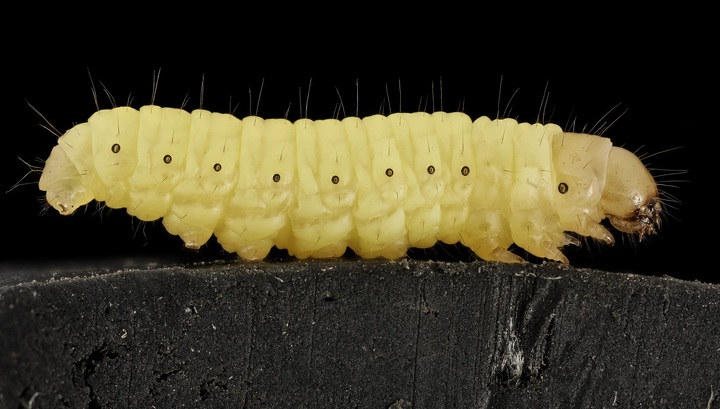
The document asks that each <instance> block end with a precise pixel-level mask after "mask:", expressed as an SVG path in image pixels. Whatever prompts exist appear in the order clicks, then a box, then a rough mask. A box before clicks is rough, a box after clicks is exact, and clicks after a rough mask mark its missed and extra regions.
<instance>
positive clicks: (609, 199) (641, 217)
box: [601, 147, 662, 240]
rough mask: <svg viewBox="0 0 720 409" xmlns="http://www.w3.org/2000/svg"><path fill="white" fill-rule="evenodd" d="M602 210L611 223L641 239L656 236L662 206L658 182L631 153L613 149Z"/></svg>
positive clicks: (609, 159)
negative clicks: (656, 182)
mask: <svg viewBox="0 0 720 409" xmlns="http://www.w3.org/2000/svg"><path fill="white" fill-rule="evenodd" d="M601 204H602V209H603V212H604V213H605V215H606V216H607V218H608V220H609V221H610V223H611V224H612V225H613V226H614V227H615V228H616V229H618V230H620V231H622V232H625V233H632V234H636V235H638V237H639V238H640V240H642V239H643V237H645V236H648V235H653V234H655V233H657V228H658V226H659V225H660V214H661V213H662V205H661V202H660V196H659V194H658V189H657V185H656V184H655V179H653V177H652V175H651V174H650V172H649V171H648V170H647V168H646V167H645V165H643V163H642V161H640V159H639V158H638V157H637V156H635V154H633V153H632V152H630V151H628V150H626V149H623V148H619V147H613V148H612V149H611V150H610V154H609V156H608V167H607V178H606V181H605V189H604V190H603V196H602V202H601Z"/></svg>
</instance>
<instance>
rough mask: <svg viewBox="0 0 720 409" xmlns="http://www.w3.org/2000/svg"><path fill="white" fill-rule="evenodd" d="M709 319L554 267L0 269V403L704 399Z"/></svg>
mask: <svg viewBox="0 0 720 409" xmlns="http://www.w3.org/2000/svg"><path fill="white" fill-rule="evenodd" d="M32 278H34V279H32ZM718 316H720V286H717V285H712V284H703V283H699V282H686V281H680V280H676V279H671V278H658V277H645V276H636V275H628V274H619V273H607V272H601V271H594V270H583V269H580V270H578V269H570V268H565V267H561V266H556V265H554V264H547V265H543V266H539V265H497V264H492V263H484V262H477V263H439V262H417V261H402V262H367V261H362V262H361V261H357V262H354V261H341V262H322V261H315V262H291V263H276V264H269V263H268V264H241V263H224V264H213V265H199V266H186V267H169V268H149V269H144V270H139V269H126V270H120V271H110V272H105V273H96V274H70V275H66V276H63V277H60V276H52V275H47V274H43V275H38V276H36V277H25V280H21V279H19V278H18V277H11V276H3V277H0V351H2V352H1V353H0V408H27V407H32V408H34V409H37V408H55V407H60V408H63V407H70V408H81V407H86V408H125V407H148V408H149V407H157V408H160V407H200V408H202V407H212V408H217V407H247V408H253V407H367V408H409V407H413V408H443V407H468V408H512V407H544V408H570V407H582V408H611V407H653V408H664V407H667V408H678V407H688V408H708V407H718V402H719V399H720V398H718V393H719V392H718V389H719V388H720V373H719V371H718V368H720V352H719V351H720V336H718V334H720V323H719V322H718V320H717V317H718Z"/></svg>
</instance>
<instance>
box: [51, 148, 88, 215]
mask: <svg viewBox="0 0 720 409" xmlns="http://www.w3.org/2000/svg"><path fill="white" fill-rule="evenodd" d="M39 187H40V190H43V191H45V192H47V196H46V197H47V202H48V204H49V205H50V206H52V207H53V208H55V209H56V210H57V211H58V212H60V214H62V215H66V216H67V215H70V214H72V213H73V212H74V211H75V209H77V208H78V207H80V206H82V205H85V204H87V203H89V202H90V201H91V200H93V195H92V193H90V191H89V190H88V188H87V187H86V186H85V184H84V183H83V181H82V177H81V176H80V173H79V172H78V170H77V168H76V167H75V165H73V163H72V161H70V158H68V156H67V154H65V152H64V151H63V150H62V149H61V148H60V146H56V147H54V148H53V150H52V152H51V153H50V157H49V158H48V159H47V161H45V168H44V169H43V173H42V175H41V176H40V182H39Z"/></svg>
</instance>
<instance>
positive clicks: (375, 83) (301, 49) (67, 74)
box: [0, 12, 720, 282]
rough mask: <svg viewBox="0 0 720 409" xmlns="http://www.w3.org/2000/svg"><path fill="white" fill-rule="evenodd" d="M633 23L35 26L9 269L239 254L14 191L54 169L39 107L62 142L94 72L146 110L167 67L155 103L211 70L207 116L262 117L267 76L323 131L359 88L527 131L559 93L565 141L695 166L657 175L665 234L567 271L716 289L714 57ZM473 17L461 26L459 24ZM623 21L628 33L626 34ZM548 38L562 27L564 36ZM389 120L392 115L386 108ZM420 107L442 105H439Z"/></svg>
mask: <svg viewBox="0 0 720 409" xmlns="http://www.w3.org/2000/svg"><path fill="white" fill-rule="evenodd" d="M430 14H432V13H430ZM285 17H288V18H289V15H288V14H286V15H285ZM426 17H427V16H426ZM665 17H666V18H669V17H672V13H671V12H667V15H666V16H665ZM678 17H679V19H680V20H683V17H681V16H678ZM248 18H249V17H247V16H245V19H246V20H245V21H247V19H248ZM408 18H410V17H408ZM58 20H61V19H58ZM479 20H482V19H479ZM479 20H478V21H479ZM630 20H631V19H630V18H628V21H622V22H619V21H615V20H605V21H601V23H602V25H599V26H595V25H594V24H593V22H592V21H589V20H586V19H585V18H584V16H583V17H576V18H573V19H571V20H570V21H569V22H566V23H572V24H569V25H563V24H560V25H557V24H554V23H552V22H550V21H544V20H543V19H539V20H538V21H537V24H535V25H521V26H517V27H516V26H515V25H508V26H505V28H504V29H503V30H496V29H494V28H493V29H488V30H486V31H480V27H481V26H482V24H480V23H478V21H474V24H475V25H465V26H464V29H462V30H460V29H458V27H454V26H453V24H447V27H446V28H445V29H444V30H443V31H439V30H433V29H432V27H433V25H432V24H433V23H432V22H428V21H424V20H423V22H422V23H421V24H416V25H412V26H411V27H408V28H407V31H404V32H403V33H401V34H398V33H396V32H395V31H387V30H386V28H388V27H389V28H390V29H393V28H394V27H393V25H394V24H395V23H396V22H397V21H398V19H397V18H396V19H393V18H386V19H379V20H377V21H367V22H365V24H364V25H358V24H350V23H348V25H347V26H345V25H343V24H340V23H333V24H328V25H327V26H323V25H314V24H311V23H310V22H309V21H307V20H306V21H304V23H303V24H296V25H292V26H286V25H282V24H279V19H278V20H276V19H275V18H265V20H263V21H266V22H273V24H269V25H265V26H261V25H255V26H254V28H252V29H250V28H247V27H245V28H241V27H239V26H227V25H226V26H225V28H226V29H228V28H231V29H228V30H227V31H228V32H227V33H226V32H223V33H219V32H214V31H203V30H201V29H200V28H198V27H196V26H194V25H193V24H192V22H188V23H183V24H180V25H179V26H178V29H177V31H167V30H166V29H165V28H164V27H163V28H157V29H153V30H150V31H148V30H138V28H137V27H135V26H134V23H132V22H130V21H125V22H123V23H122V25H121V27H120V28H118V27H112V26H111V22H108V23H107V25H103V23H102V22H93V23H92V24H89V23H88V22H82V23H83V24H86V25H85V26H83V27H86V28H87V30H86V32H84V33H82V34H81V35H78V36H74V35H70V34H69V33H66V32H61V31H60V30H59V29H60V28H68V27H70V28H72V26H73V25H76V26H77V25H79V26H82V24H79V23H78V22H75V23H77V24H71V23H73V22H68V21H65V22H64V23H63V24H64V25H63V26H62V27H61V26H57V27H56V26H45V25H43V24H39V23H38V24H35V25H34V27H35V28H37V30H38V32H39V33H41V35H42V39H41V40H38V41H32V40H30V39H28V38H19V37H22V36H20V35H19V33H15V34H18V40H17V41H16V42H14V44H13V45H12V46H11V47H10V48H8V49H6V50H5V56H6V57H7V59H6V61H7V63H6V65H5V66H6V68H7V70H8V71H6V73H5V79H6V80H5V81H4V83H5V93H4V96H3V101H4V108H3V113H4V115H3V120H4V121H3V128H2V133H3V142H4V143H3V145H2V151H1V152H0V154H1V155H2V157H1V158H0V160H2V164H3V172H2V178H3V179H2V181H1V183H0V187H2V190H3V194H0V211H1V212H2V215H3V216H4V218H3V220H5V221H6V223H5V228H4V229H3V230H4V233H5V234H4V236H5V240H4V241H3V242H4V244H3V245H2V247H0V263H3V264H4V265H5V266H8V265H10V266H17V265H20V263H22V264H24V265H33V264H35V265H37V264H40V263H42V264H45V263H46V262H51V263H55V264H56V265H57V263H56V262H55V260H62V261H63V262H70V261H75V262H77V261H84V260H87V263H88V264H92V262H91V261H90V260H95V261H96V260H129V259H135V257H138V256H140V257H149V258H151V259H152V258H160V257H165V255H166V254H171V256H170V257H177V259H184V260H188V259H189V260H197V259H214V258H226V257H228V255H227V254H224V253H223V251H222V250H221V249H220V247H219V246H217V244H214V243H211V244H210V245H208V246H206V247H205V248H203V249H201V250H200V251H199V252H191V251H188V250H185V249H184V248H183V247H182V243H181V240H180V239H179V238H177V237H174V236H170V235H169V234H167V233H166V232H165V230H164V228H163V226H162V224H161V223H160V222H155V223H148V224H142V225H140V224H138V221H137V220H133V219H132V218H131V217H129V216H128V215H127V214H126V213H125V211H123V210H113V211H107V210H105V211H101V212H96V211H95V209H96V206H95V205H94V204H91V205H90V206H89V207H88V208H87V210H85V211H82V210H81V211H78V212H76V213H75V214H74V215H72V216H71V217H62V216H60V215H58V214H57V213H56V212H54V211H49V212H47V214H44V215H43V214H41V209H42V205H41V203H40V201H39V199H40V197H41V192H40V191H39V190H38V189H37V185H36V182H37V180H38V178H39V175H37V174H31V175H29V176H28V177H27V178H26V179H24V181H25V182H32V184H30V185H24V186H19V187H17V188H15V189H13V190H11V191H9V192H8V193H4V191H5V190H8V189H10V187H11V186H13V185H14V184H15V183H16V182H17V181H18V180H20V178H21V177H22V176H23V174H25V173H26V171H27V167H26V166H25V165H24V164H23V163H22V162H20V161H19V160H18V158H22V159H23V160H25V161H28V162H30V163H32V164H36V165H37V164H38V161H37V158H40V159H45V158H46V157H47V156H48V155H49V152H50V150H51V149H52V147H53V146H54V145H55V143H56V137H55V136H53V135H52V134H50V133H49V132H48V131H46V130H44V129H42V127H41V126H40V125H41V124H42V123H43V120H42V119H41V118H40V117H39V116H38V115H37V114H35V113H34V112H33V111H32V110H31V109H30V107H29V106H28V102H29V103H31V104H32V105H33V106H35V107H36V108H37V109H38V110H39V111H40V112H42V114H43V115H44V116H45V117H46V118H47V119H48V120H49V121H50V122H51V123H52V124H53V125H54V126H55V127H57V128H58V129H60V130H61V131H65V130H67V129H69V128H70V127H71V126H72V125H73V124H75V123H80V122H84V121H86V120H87V118H88V117H89V116H90V115H91V114H92V113H93V112H94V111H95V110H96V109H95V104H94V101H93V98H92V94H91V91H90V90H91V85H90V79H89V76H88V71H89V72H90V74H91V75H92V78H93V80H94V81H95V86H96V87H97V89H98V92H99V95H98V97H99V98H98V99H99V101H100V106H101V108H107V107H110V106H111V104H110V102H109V100H108V98H107V96H106V95H105V93H104V92H103V91H102V89H103V86H105V87H107V89H108V90H109V92H110V93H111V94H112V96H113V97H114V99H115V101H116V103H117V104H118V105H122V104H125V103H126V102H127V101H128V97H129V96H130V97H131V105H132V106H134V107H140V106H142V105H145V104H148V103H149V102H150V99H151V89H152V81H153V74H154V72H155V70H158V69H159V68H160V69H161V75H160V82H159V88H158V93H157V97H156V100H155V102H156V104H158V105H162V106H172V107H175V106H179V105H180V104H181V103H182V101H183V100H184V99H185V97H186V96H187V97H188V101H189V102H188V103H187V105H186V107H187V108H188V109H194V108H196V107H198V106H199V99H200V84H201V79H202V78H203V76H204V93H203V107H204V108H206V109H209V110H212V111H223V112H228V111H230V108H229V107H230V106H231V104H232V106H235V104H237V108H236V109H235V114H236V115H237V116H240V117H242V116H245V115H247V114H248V113H249V112H251V111H254V110H255V104H256V103H257V98H258V94H259V90H260V84H261V83H262V82H263V80H264V87H263V91H262V96H261V99H260V103H259V112H258V114H259V115H260V116H262V117H265V118H269V117H282V116H284V115H285V112H286V110H288V106H289V107H290V109H289V119H291V120H292V119H297V118H298V117H299V116H300V114H299V105H300V102H299V100H300V98H299V96H298V92H299V91H300V92H302V100H303V103H304V101H305V97H306V96H307V93H308V88H309V82H310V79H312V86H311V87H310V98H309V103H308V107H309V111H308V113H307V116H308V117H310V118H312V119H323V118H328V117H332V116H333V112H334V110H335V108H336V104H337V103H338V101H339V98H338V92H339V94H340V95H341V96H342V99H343V102H344V105H345V109H346V112H347V114H348V115H351V114H354V112H355V109H356V104H355V97H356V85H355V83H356V80H358V82H359V101H360V103H359V114H360V116H366V115H371V114H375V113H378V112H379V111H380V109H381V106H382V104H383V99H384V98H385V95H386V87H387V90H388V91H387V94H389V99H390V104H391V109H392V111H393V112H395V111H397V110H398V108H399V104H400V103H402V110H403V111H415V110H417V109H418V106H419V105H422V104H424V102H423V103H420V101H426V100H427V98H428V96H430V95H431V92H432V90H433V86H432V85H431V84H433V83H434V100H435V105H434V107H435V109H439V108H440V104H441V103H442V108H443V109H444V110H446V111H453V110H457V109H458V108H459V109H462V110H463V111H464V112H466V113H467V114H468V115H470V116H471V117H473V118H475V117H478V116H481V115H487V116H490V117H495V116H497V114H498V111H499V112H500V115H501V116H510V117H515V118H517V119H519V120H521V121H531V122H532V121H535V120H536V119H538V112H539V110H540V108H541V100H542V98H543V95H544V93H545V90H546V87H547V91H548V93H549V102H548V104H547V109H546V110H545V113H544V117H542V116H541V117H540V119H541V121H542V120H544V121H545V122H548V121H552V122H555V123H557V124H559V125H560V126H562V127H564V128H566V129H567V128H568V127H571V126H568V124H569V123H573V121H574V124H575V125H574V126H575V129H576V130H582V129H583V128H584V127H592V126H593V125H595V123H596V122H597V121H599V120H602V121H609V122H612V121H615V120H617V121H616V122H615V123H614V124H613V125H612V126H611V127H610V128H609V129H608V130H607V131H606V132H605V134H604V135H605V136H607V137H610V138H611V139H612V140H613V142H614V143H615V144H616V145H623V146H625V147H627V148H629V149H630V150H638V151H639V152H640V153H647V154H654V153H658V152H663V151H666V150H672V149H674V150H672V151H670V152H667V153H662V154H659V155H657V156H654V157H652V159H651V160H650V161H649V162H650V167H652V168H658V169H667V170H658V171H656V172H655V173H656V174H657V175H663V174H666V173H668V172H671V171H686V172H687V173H685V174H681V175H676V176H667V177H660V178H659V181H660V182H661V183H664V184H665V185H664V187H663V188H662V189H663V190H664V191H665V192H667V193H669V194H671V195H673V196H674V197H675V198H677V199H678V203H673V204H672V206H673V208H671V209H668V215H667V218H666V222H665V223H664V225H663V226H662V231H661V234H660V236H659V237H656V238H654V239H653V240H652V241H651V242H648V243H641V244H639V245H633V244H631V243H628V242H627V240H625V242H623V239H622V238H621V237H619V236H618V237H617V238H618V245H616V246H615V247H614V248H602V247H599V246H597V245H595V244H592V243H589V244H586V245H584V246H583V247H582V248H580V249H568V251H567V254H568V255H569V258H570V260H571V263H572V264H573V265H576V266H579V267H594V268H601V269H607V270H612V271H625V272H633V273H639V274H648V275H650V274H651V275H663V274H668V275H671V276H674V277H678V278H684V279H700V280H702V281H710V282H720V278H718V274H716V273H714V272H712V271H710V270H709V269H710V268H709V267H704V264H705V263H704V262H705V261H708V262H709V261H711V260H712V259H713V258H714V254H715V253H716V252H717V247H716V246H715V240H716V236H717V235H716V227H715V226H716V222H715V219H716V217H717V216H716V206H714V205H713V203H714V201H715V198H714V195H715V192H714V190H713V187H716V186H717V185H718V183H717V181H716V180H715V178H717V174H718V173H717V172H716V170H715V166H714V165H715V164H716V163H717V162H718V161H717V147H716V145H717V144H716V142H715V140H716V139H717V137H718V135H717V128H716V126H715V122H716V121H715V116H714V115H715V112H717V109H716V106H717V102H716V101H715V100H714V98H716V95H717V92H716V91H717V89H716V88H717V87H716V82H717V81H716V79H715V72H714V71H715V70H714V67H713V65H712V64H711V63H710V57H711V54H712V53H714V52H715V51H716V50H715V49H713V47H712V44H711V42H710V40H709V39H708V37H707V36H706V33H703V32H702V31H703V30H704V29H705V28H704V26H703V25H702V24H698V25H696V26H693V27H692V28H691V29H682V30H681V29H680V28H679V27H676V26H675V25H673V24H667V23H666V22H665V21H663V20H662V19H660V20H657V21H652V22H649V21H648V20H642V21H641V22H642V24H644V25H643V26H638V25H637V24H630V23H631V21H630ZM239 21H240V20H239ZM327 21H330V20H327ZM332 21H335V20H332ZM461 21H464V20H461ZM461 21H459V22H458V23H457V24H458V25H463V24H465V23H463V22H461ZM636 22H637V20H636ZM686 22H687V21H686ZM166 23H167V22H166ZM206 23H207V22H206ZM446 23H447V22H446ZM219 24H220V23H219ZM238 24H239V23H238ZM619 25H620V26H622V27H626V28H627V29H628V30H630V28H632V32H630V31H622V30H619V29H618V26H619ZM148 27H150V26H148ZM548 27H552V28H554V30H552V31H553V32H552V33H551V32H550V30H548V31H546V28H548ZM75 28H77V27H75ZM475 28H477V30H475ZM138 31H142V33H138ZM127 32H129V33H134V35H127V36H126V33H127ZM517 36H519V37H517ZM516 37H517V38H516ZM501 78H502V91H501V92H500V91H499V88H500V82H501ZM441 79H442V86H440V81H441ZM101 84H102V85H101ZM336 87H337V89H338V90H337V91H336ZM398 88H400V89H401V90H402V98H400V96H399V91H398ZM248 89H252V106H250V103H249V102H248V101H249V95H248ZM440 90H442V99H441V98H440ZM516 90H519V91H518V92H517V94H515V95H514V97H513V98H512V100H511V96H512V95H513V93H514V92H515V91H516ZM498 96H499V99H500V104H499V105H500V108H499V109H498ZM231 101H232V102H231ZM441 101H442V102H441ZM509 101H510V106H509V109H506V106H507V104H508V102H509ZM618 104H619V107H618V108H616V109H614V110H612V111H611V109H612V108H613V107H615V106H616V105H618ZM385 109H386V111H385V113H388V110H387V105H386V108H385ZM426 109H427V110H428V111H432V110H433V108H432V104H428V105H427V108H426ZM608 112H610V113H609V114H608V115H607V116H606V117H605V118H604V119H602V118H603V116H604V115H605V114H607V113H608ZM623 112H624V114H623V115H621V114H622V113H623ZM341 115H342V114H341ZM711 125H712V126H711ZM678 180H679V181H678ZM666 185H671V187H668V186H666ZM450 250H452V249H450ZM448 252H449V250H448V249H434V250H430V251H423V252H419V253H420V254H419V255H417V254H414V256H415V257H420V258H422V257H429V258H443V257H445V255H446V253H448ZM93 262H94V261H93Z"/></svg>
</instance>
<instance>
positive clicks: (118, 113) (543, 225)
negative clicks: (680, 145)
mask: <svg viewBox="0 0 720 409" xmlns="http://www.w3.org/2000/svg"><path fill="white" fill-rule="evenodd" d="M39 188H40V190H42V191H44V192H46V200H47V203H48V204H49V205H50V206H52V207H53V208H55V209H56V210H57V211H58V212H59V213H60V214H62V215H70V214H72V213H73V212H74V211H75V210H76V209H78V208H79V207H82V206H83V205H86V204H87V203H89V202H91V201H92V200H95V201H97V202H104V203H105V205H106V206H108V207H110V208H126V209H127V212H128V213H129V214H130V215H132V216H135V217H137V218H139V219H140V220H143V221H152V220H158V219H162V223H163V225H164V226H165V228H166V229H167V231H168V232H169V233H171V234H173V235H178V236H179V237H180V238H181V239H182V240H183V241H184V243H185V246H186V247H189V248H199V247H200V246H202V245H203V244H205V243H206V242H207V241H208V240H209V239H210V238H211V237H212V236H213V235H215V236H216V238H217V241H218V242H219V243H220V244H221V245H222V247H223V248H224V249H225V250H227V251H228V252H235V253H237V254H238V255H239V256H240V257H241V258H242V259H245V260H262V259H264V258H265V257H266V256H267V254H268V253H269V251H270V250H271V248H272V247H273V246H275V247H277V248H280V249H287V250H288V252H289V254H290V255H292V256H295V257H297V258H301V259H302V258H334V257H339V256H342V255H343V254H344V253H345V251H346V249H347V248H351V249H352V250H353V251H354V252H355V253H356V254H357V255H359V256H360V257H363V258H379V257H382V258H387V259H397V258H400V257H403V256H404V255H405V254H406V251H407V250H408V248H410V247H418V248H427V247H430V246H432V245H434V244H435V243H436V242H438V241H442V242H444V243H447V244H455V243H461V244H463V245H465V246H467V247H468V248H470V249H471V250H472V251H473V252H474V253H475V254H476V255H477V256H478V257H480V258H482V259H485V260H490V261H501V262H508V263H518V262H523V261H525V260H524V259H523V258H522V257H520V256H519V255H517V254H515V253H514V252H512V251H511V250H510V246H511V245H513V244H515V245H516V246H518V247H521V248H523V249H525V250H527V251H528V252H529V253H530V254H533V255H535V256H537V257H540V258H545V259H549V260H555V261H559V262H562V263H568V259H567V258H566V256H565V255H564V254H563V253H562V248H563V247H564V246H566V245H577V244H579V240H578V239H577V238H576V237H575V235H572V234H568V233H575V234H576V235H580V236H586V237H590V238H592V239H595V240H598V241H600V242H602V243H606V244H613V243H614V238H613V235H612V233H611V232H610V231H609V230H608V229H607V228H605V227H604V226H603V225H602V224H601V221H603V220H604V219H607V220H608V221H609V223H610V224H611V225H612V226H613V227H614V228H615V229H617V230H618V231H620V232H623V233H629V234H632V235H634V236H636V237H638V238H639V239H640V240H642V239H643V238H645V237H647V236H651V235H654V234H656V233H657V231H658V229H659V225H660V219H661V214H662V212H663V206H662V202H661V200H660V197H659V194H658V188H657V185H656V183H655V181H654V179H653V177H652V175H651V174H650V172H649V171H648V170H647V169H646V168H645V166H644V165H643V163H642V161H641V160H640V159H639V158H638V157H637V156H636V155H635V154H633V153H632V152H630V151H628V150H625V149H623V148H620V147H617V146H613V144H612V142H611V141H610V139H608V138H605V137H602V136H598V135H590V134H583V133H573V132H564V131H563V130H562V129H561V128H560V127H559V126H558V125H555V124H544V125H543V124H539V123H536V124H531V123H519V122H517V121H516V120H514V119H495V120H491V119H490V118H488V117H486V116H482V117H479V118H477V119H475V120H474V121H473V120H472V119H471V118H470V117H469V116H468V115H466V114H464V113H462V112H443V111H440V112H435V113H432V114H429V113H425V112H415V113H404V112H401V113H395V114H391V115H388V116H385V115H373V116H369V117H364V118H359V117H352V116H351V117H346V118H344V119H342V120H339V119H326V120H314V121H313V120H310V119H307V118H303V119H299V120H297V121H295V122H291V121H288V120H286V119H263V118H261V117H259V116H255V115H250V116H247V117H244V118H237V117H235V116H233V115H231V114H223V113H214V112H210V111H207V110H203V109H196V110H193V111H192V112H188V111H186V110H183V109H176V108H166V107H160V106H157V105H146V106H143V107H141V108H140V109H139V110H138V109H134V108H131V107H129V106H123V107H115V108H112V109H104V110H99V111H97V112H95V113H94V114H93V115H92V116H90V118H89V119H88V121H87V122H85V123H81V124H78V125H76V126H74V127H72V128H71V129H70V130H68V131H67V132H65V133H64V134H63V135H62V136H61V137H60V138H59V139H58V144H57V145H56V146H55V147H54V148H53V149H52V151H51V153H50V156H49V158H48V159H47V161H46V162H45V165H44V169H43V171H42V175H41V177H40V180H39Z"/></svg>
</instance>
